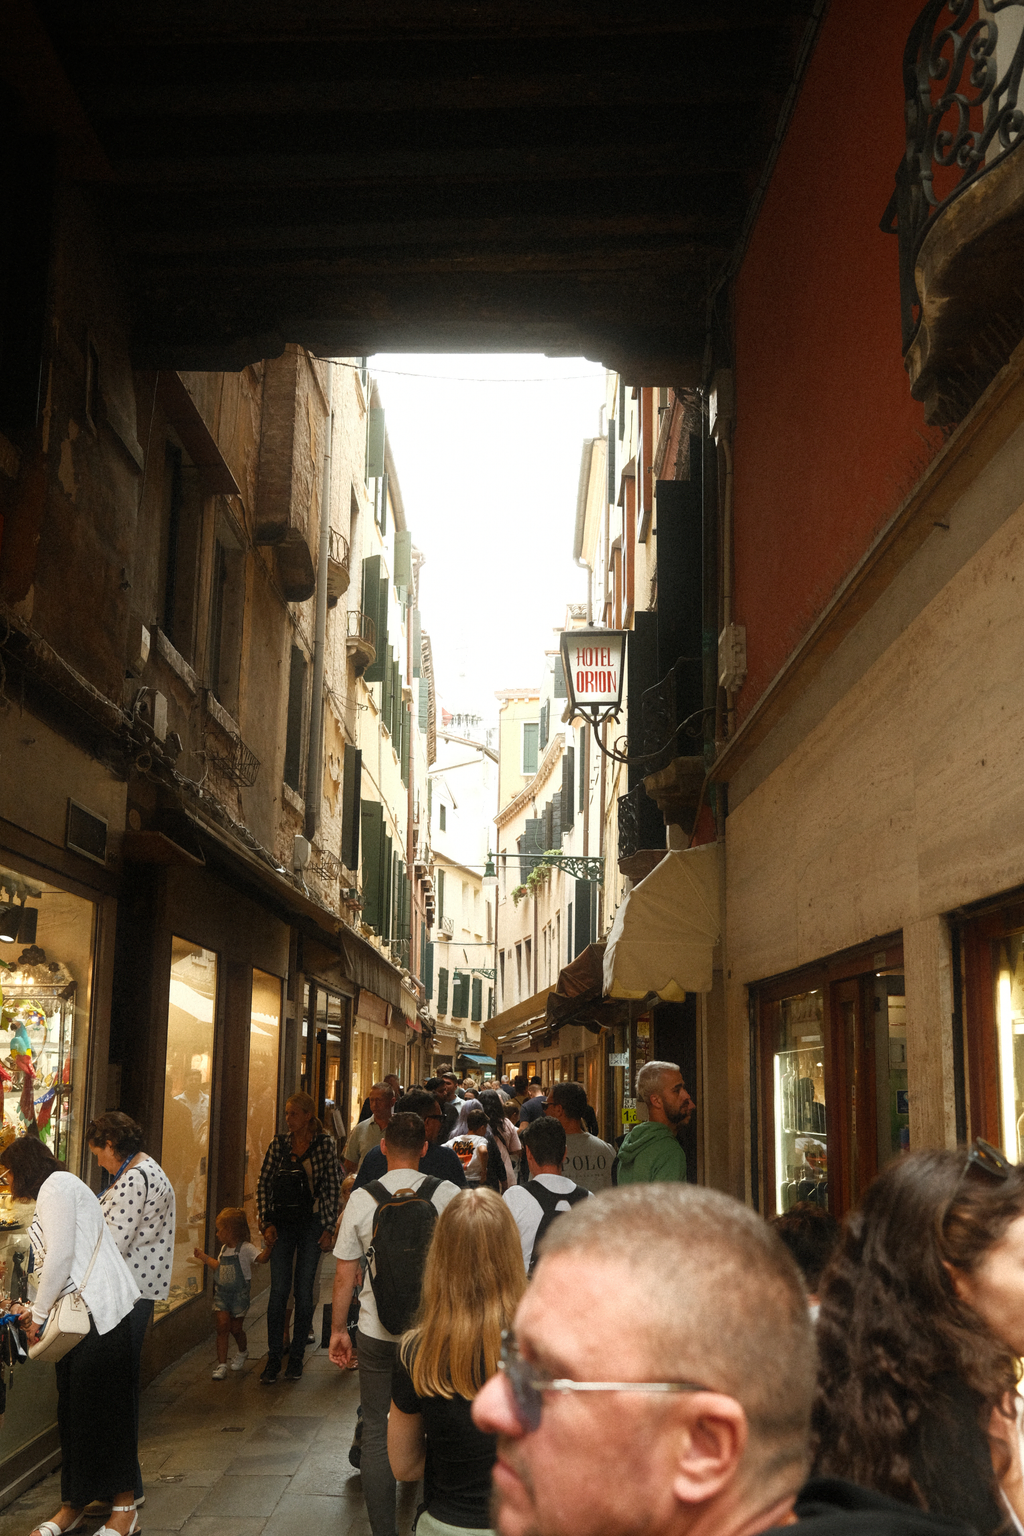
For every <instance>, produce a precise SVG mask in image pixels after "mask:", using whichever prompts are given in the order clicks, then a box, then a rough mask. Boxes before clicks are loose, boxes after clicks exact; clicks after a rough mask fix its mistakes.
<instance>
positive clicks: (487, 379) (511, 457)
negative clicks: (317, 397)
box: [370, 353, 604, 721]
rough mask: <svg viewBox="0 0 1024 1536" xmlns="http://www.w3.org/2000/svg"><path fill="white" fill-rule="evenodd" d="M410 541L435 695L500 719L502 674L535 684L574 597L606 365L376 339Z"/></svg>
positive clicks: (377, 372) (580, 593)
mask: <svg viewBox="0 0 1024 1536" xmlns="http://www.w3.org/2000/svg"><path fill="white" fill-rule="evenodd" d="M370 371H371V373H372V374H373V375H374V376H375V377H376V379H377V380H378V382H379V384H380V393H381V398H382V400H383V403H384V410H385V421H386V423H387V430H388V436H389V437H390V439H391V448H392V452H393V454H394V458H395V465H396V467H397V470H398V478H399V480H400V482H401V487H402V500H403V502H404V504H405V512H406V519H407V521H408V525H409V528H410V529H411V531H412V537H413V543H414V544H415V545H416V547H417V549H420V550H422V551H423V554H424V556H425V564H424V566H423V574H422V577H421V583H420V609H421V612H422V616H423V627H424V628H425V629H426V630H427V632H428V633H429V635H430V639H431V644H432V646H433V653H434V677H435V683H436V687H437V693H438V697H439V699H440V700H441V702H442V703H443V704H444V705H445V707H446V708H447V709H449V710H451V711H452V713H463V714H466V713H474V714H479V715H482V716H483V717H484V719H485V720H487V721H493V720H494V719H495V718H496V716H497V709H498V706H497V703H496V701H495V698H494V694H495V690H496V689H498V688H525V687H531V686H536V685H537V683H538V681H539V679H540V675H541V657H542V656H543V653H544V651H545V650H552V649H554V646H555V637H554V635H553V634H552V630H553V629H554V628H555V627H556V626H561V625H562V624H564V622H565V606H566V604H567V603H579V602H585V601H586V595H587V577H586V571H585V570H582V569H580V568H579V567H578V566H576V565H575V564H574V562H573V558H572V544H573V532H574V528H575V523H576V491H577V485H578V483H579V470H580V454H581V451H582V447H583V440H584V438H588V437H596V436H597V435H598V433H599V432H600V430H601V422H600V410H601V406H602V404H603V403H604V369H603V367H602V366H601V365H600V364H599V363H590V362H587V361H586V360H585V359H583V358H549V357H543V356H537V355H535V354H530V353H514V354H512V355H506V354H496V353H485V354H477V353H470V354H445V355H439V356H432V355H429V354H424V353H413V354H409V355H396V354H391V353H388V354H384V353H381V354H380V355H378V356H377V357H374V358H371V360H370Z"/></svg>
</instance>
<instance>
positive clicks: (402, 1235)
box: [366, 1175, 441, 1334]
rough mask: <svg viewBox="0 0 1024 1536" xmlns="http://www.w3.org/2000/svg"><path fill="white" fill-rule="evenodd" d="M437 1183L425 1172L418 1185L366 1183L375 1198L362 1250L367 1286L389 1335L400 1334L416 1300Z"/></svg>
mask: <svg viewBox="0 0 1024 1536" xmlns="http://www.w3.org/2000/svg"><path fill="white" fill-rule="evenodd" d="M440 1183H441V1180H440V1179H435V1178H433V1177H431V1176H430V1175H428V1176H427V1177H426V1178H425V1179H424V1180H423V1182H422V1184H420V1186H419V1187H418V1188H417V1189H396V1190H395V1191H394V1193H392V1192H391V1190H390V1189H388V1188H387V1186H386V1185H384V1184H382V1183H381V1181H380V1179H374V1180H373V1182H372V1183H371V1184H367V1186H366V1188H367V1190H368V1192H369V1193H370V1194H371V1195H372V1196H373V1198H374V1199H375V1200H376V1202H377V1209H376V1211H375V1213H374V1217H373V1232H372V1234H371V1236H370V1246H369V1248H368V1249H367V1251H366V1257H367V1259H368V1260H369V1269H370V1285H371V1287H372V1288H373V1299H374V1301H375V1302H376V1304H377V1316H378V1317H379V1318H380V1321H381V1324H382V1326H383V1327H384V1328H386V1329H387V1331H388V1333H395V1334H398V1333H404V1332H405V1330H406V1329H407V1328H408V1327H410V1326H411V1324H412V1320H413V1318H414V1317H415V1315H416V1308H417V1307H418V1306H419V1304H420V1290H421V1288H422V1285H423V1266H424V1264H425V1263H426V1258H427V1249H428V1248H429V1247H430V1242H431V1238H432V1237H433V1236H434V1223H435V1222H436V1220H437V1207H436V1206H435V1205H434V1203H433V1199H432V1198H431V1197H432V1196H433V1193H434V1191H435V1189H436V1188H437V1186H438V1185H439V1184H440Z"/></svg>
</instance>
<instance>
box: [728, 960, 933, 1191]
mask: <svg viewBox="0 0 1024 1536" xmlns="http://www.w3.org/2000/svg"><path fill="white" fill-rule="evenodd" d="M903 967H904V958H903V935H902V934H901V933H893V934H887V935H885V936H884V937H883V938H878V939H872V940H870V941H869V942H868V943H867V944H860V945H857V947H856V948H854V949H849V950H844V951H842V952H841V953H840V954H838V955H833V956H830V957H829V958H827V959H824V960H819V961H817V962H815V963H814V964H812V965H808V966H803V967H801V968H800V969H799V970H794V971H788V972H785V973H784V974H783V975H781V976H774V977H771V978H769V979H767V980H765V981H762V982H757V983H754V984H752V985H751V986H750V989H749V991H750V995H751V997H752V998H753V999H754V1002H755V1009H756V1018H757V1031H758V1037H759V1038H758V1048H757V1051H756V1060H757V1065H758V1083H757V1101H758V1102H757V1120H758V1131H759V1149H760V1158H759V1165H760V1185H761V1206H760V1208H761V1210H763V1211H764V1213H765V1215H766V1216H771V1215H772V1214H773V1213H775V1214H778V1213H777V1212H775V1103H774V1081H775V1077H774V1070H773V1058H774V1055H775V1045H774V1039H773V1035H772V1030H771V1027H770V1024H769V1020H768V1017H767V1011H768V1008H769V1007H770V1006H771V1005H772V1004H773V1003H778V1002H782V1001H783V1000H784V999H785V998H787V997H794V996H796V995H797V994H799V993H802V992H812V991H814V990H815V989H817V990H819V991H820V992H821V994H822V1001H823V1009H822V1049H823V1053H824V1054H823V1060H824V1064H825V1104H826V1114H827V1117H828V1118H827V1123H828V1149H829V1157H828V1197H829V1210H830V1211H831V1212H832V1214H833V1215H834V1216H836V1217H837V1219H840V1220H841V1219H842V1217H843V1216H845V1215H846V1213H847V1211H848V1210H849V1209H850V1203H849V1202H850V1193H851V1192H850V1188H849V1179H848V1177H847V1176H846V1172H845V1170H846V1152H847V1149H848V1145H849V1133H848V1129H847V1121H846V1115H847V1110H848V1099H847V1096H846V1093H845V1088H846V1084H845V1081H844V1078H845V1064H843V1065H842V1066H840V1065H839V1063H837V1061H836V1057H837V1056H838V1055H839V1054H840V1053H838V1052H837V1051H835V1049H834V1045H835V1022H834V1016H833V1008H834V998H833V991H834V988H835V987H836V985H837V984H839V983H842V982H847V981H856V980H858V979H860V980H861V983H862V985H861V1009H862V1017H863V1016H864V1014H865V1012H866V1011H867V1010H866V1009H865V1001H866V992H867V990H868V989H867V980H868V978H869V977H873V975H874V972H875V971H880V970H885V971H901V970H903ZM866 1033H867V1032H866V1031H862V1034H863V1035H864V1036H865V1037H866ZM869 1054H870V1055H871V1057H872V1060H871V1062H870V1064H869V1070H870V1072H871V1081H872V1085H873V1084H874V1063H873V1051H872V1052H870V1053H869ZM840 1105H842V1106H843V1108H842V1112H841V1113H838V1114H837V1113H836V1109H837V1106H840ZM871 1117H872V1121H873V1120H874V1117H875V1110H874V1098H873V1097H872V1100H871ZM859 1146H861V1147H863V1146H864V1141H863V1138H861V1141H860V1143H859ZM869 1146H870V1153H871V1155H870V1157H869V1158H868V1160H867V1161H868V1162H870V1163H871V1164H872V1167H873V1162H874V1158H875V1156H876V1155H877V1137H876V1138H875V1141H874V1142H873V1143H871V1144H869ZM864 1158H865V1154H864V1153H862V1171H861V1180H862V1182H866V1177H865V1173H866V1167H867V1163H866V1162H865V1161H864Z"/></svg>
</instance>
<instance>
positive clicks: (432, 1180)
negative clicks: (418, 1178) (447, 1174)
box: [416, 1173, 441, 1200]
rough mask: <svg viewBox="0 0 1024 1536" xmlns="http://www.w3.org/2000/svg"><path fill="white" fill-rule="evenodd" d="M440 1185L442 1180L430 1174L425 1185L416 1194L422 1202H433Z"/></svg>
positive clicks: (424, 1181) (420, 1186) (421, 1185)
mask: <svg viewBox="0 0 1024 1536" xmlns="http://www.w3.org/2000/svg"><path fill="white" fill-rule="evenodd" d="M440 1183H441V1180H440V1179H439V1178H437V1176H436V1175H435V1174H433V1173H428V1174H427V1176H426V1178H425V1179H424V1180H423V1183H422V1184H420V1185H419V1187H418V1188H417V1190H416V1193H417V1194H418V1195H419V1197H420V1199H421V1200H432V1199H433V1198H434V1191H435V1189H436V1188H437V1187H438V1185H439V1184H440Z"/></svg>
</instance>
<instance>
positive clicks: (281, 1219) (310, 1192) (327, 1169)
mask: <svg viewBox="0 0 1024 1536" xmlns="http://www.w3.org/2000/svg"><path fill="white" fill-rule="evenodd" d="M284 1118H285V1121H286V1123H287V1126H288V1129H287V1130H286V1131H282V1132H281V1134H280V1135H279V1136H275V1137H274V1139H273V1141H272V1142H271V1143H270V1146H269V1147H268V1148H267V1154H266V1156H265V1157H264V1159H263V1167H262V1168H261V1169H260V1177H259V1182H258V1183H257V1185H256V1205H257V1209H258V1212H259V1226H260V1231H261V1232H262V1234H263V1238H264V1241H265V1242H266V1244H267V1247H268V1248H269V1249H270V1250H271V1253H270V1299H269V1302H268V1304H267V1345H268V1351H267V1363H266V1365H265V1366H264V1368H263V1373H262V1375H261V1376H260V1381H261V1382H263V1384H264V1385H265V1386H270V1385H272V1384H273V1383H274V1382H275V1381H276V1380H277V1378H278V1374H279V1373H280V1370H281V1358H282V1355H283V1354H284V1325H285V1312H286V1309H287V1306H288V1293H289V1291H290V1290H291V1289H292V1286H293V1284H294V1287H295V1327H294V1329H293V1331H292V1337H291V1346H290V1348H289V1351H288V1368H287V1370H286V1371H285V1380H286V1381H298V1380H299V1378H300V1377H301V1375H302V1356H303V1353H304V1352H305V1348H306V1337H307V1335H308V1333H309V1329H310V1325H311V1324H312V1321H313V1311H314V1308H315V1306H316V1297H315V1295H314V1286H315V1284H316V1273H317V1267H318V1265H319V1263H320V1254H321V1253H322V1252H323V1251H324V1250H326V1249H328V1248H331V1247H333V1244H334V1223H335V1220H336V1219H337V1215H338V1206H339V1204H340V1202H341V1167H340V1165H339V1163H338V1150H337V1148H336V1146H335V1144H334V1141H333V1139H332V1137H330V1136H328V1135H327V1134H326V1132H325V1131H324V1128H323V1126H322V1125H321V1124H320V1121H319V1120H318V1119H317V1114H316V1105H315V1104H314V1102H313V1100H312V1099H311V1098H310V1096H309V1094H308V1093H293V1094H292V1095H291V1096H290V1097H289V1098H288V1099H287V1100H286V1102H285V1106H284ZM293 1276H294V1279H293Z"/></svg>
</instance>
